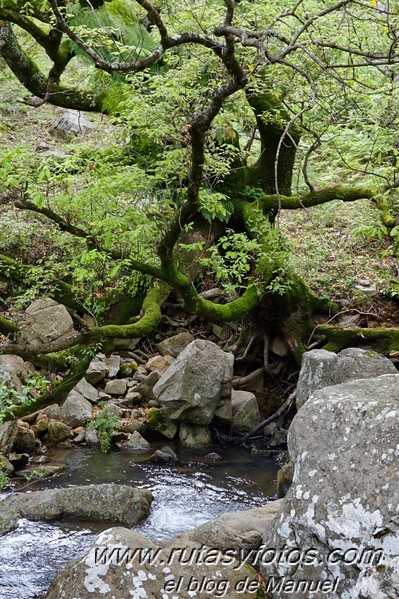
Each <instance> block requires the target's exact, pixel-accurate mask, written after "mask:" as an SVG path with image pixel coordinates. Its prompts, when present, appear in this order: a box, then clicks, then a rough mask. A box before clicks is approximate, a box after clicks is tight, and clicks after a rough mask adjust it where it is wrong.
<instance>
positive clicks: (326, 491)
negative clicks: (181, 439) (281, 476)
mask: <svg viewBox="0 0 399 599" xmlns="http://www.w3.org/2000/svg"><path fill="white" fill-rule="evenodd" d="M398 430H399V375H383V376H380V377H376V378H372V379H362V380H354V381H349V382H347V383H343V384H341V385H336V386H334V387H326V388H324V389H321V390H319V391H316V392H315V393H314V394H313V395H312V397H311V398H310V399H309V400H308V401H307V402H306V404H305V405H304V406H303V407H302V408H301V409H300V410H299V412H298V414H297V415H296V416H295V418H294V420H293V422H292V424H291V427H290V429H289V436H288V444H289V451H290V454H291V458H292V460H293V462H294V465H295V473H294V479H293V484H292V486H291V488H290V490H289V491H288V494H287V495H286V497H285V499H284V500H283V503H282V508H281V510H280V513H279V514H278V516H277V517H276V519H275V521H274V522H273V525H272V526H271V528H269V529H268V531H267V532H266V534H265V536H264V539H263V541H264V543H265V547H267V548H273V551H269V552H268V553H267V554H265V556H264V559H263V560H262V562H261V563H262V566H261V574H262V576H263V578H264V581H265V584H266V590H267V591H268V592H269V593H270V597H272V598H273V599H275V598H276V599H277V597H278V598H279V599H284V598H289V597H292V596H300V597H301V599H308V598H309V599H310V598H312V599H321V598H322V597H326V596H328V597H334V598H335V597H339V598H340V599H377V598H378V599H391V598H393V597H399V525H398V509H399V481H398V457H399V445H398ZM301 581H305V582H303V584H302V583H301ZM293 593H294V595H293ZM295 593H296V594H295ZM326 593H330V594H327V595H326Z"/></svg>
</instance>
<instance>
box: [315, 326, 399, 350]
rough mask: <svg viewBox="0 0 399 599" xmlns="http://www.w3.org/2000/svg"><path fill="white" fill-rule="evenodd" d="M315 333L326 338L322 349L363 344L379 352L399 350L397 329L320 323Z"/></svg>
mask: <svg viewBox="0 0 399 599" xmlns="http://www.w3.org/2000/svg"><path fill="white" fill-rule="evenodd" d="M315 334H316V335H318V336H319V335H320V336H322V337H324V338H325V339H327V343H326V344H325V345H324V346H323V349H327V350H328V351H334V352H337V351H340V350H341V349H343V348H345V347H352V346H359V345H360V346H363V347H367V348H369V349H371V350H374V351H377V352H379V353H387V352H390V351H398V350H399V329H393V328H392V329H391V328H383V327H377V328H373V329H363V328H360V327H357V328H353V329H344V328H340V327H334V326H329V325H320V326H318V327H317V329H316V330H315Z"/></svg>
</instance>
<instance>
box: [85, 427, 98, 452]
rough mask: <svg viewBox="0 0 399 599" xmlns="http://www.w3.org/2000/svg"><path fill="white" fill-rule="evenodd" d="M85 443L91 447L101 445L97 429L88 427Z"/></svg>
mask: <svg viewBox="0 0 399 599" xmlns="http://www.w3.org/2000/svg"><path fill="white" fill-rule="evenodd" d="M85 443H86V444H87V445H88V446H89V447H98V446H99V445H100V439H99V438H98V434H97V431H96V429H95V428H92V427H88V428H87V429H86V431H85Z"/></svg>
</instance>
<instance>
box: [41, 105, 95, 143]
mask: <svg viewBox="0 0 399 599" xmlns="http://www.w3.org/2000/svg"><path fill="white" fill-rule="evenodd" d="M95 129H96V126H95V125H94V123H93V122H92V121H91V120H90V119H89V118H88V117H87V116H85V115H84V114H83V113H82V112H80V110H66V111H65V112H63V113H62V115H61V116H60V117H59V118H58V119H57V120H56V121H55V122H54V123H53V124H52V125H51V127H50V129H49V132H50V133H51V135H54V136H55V137H60V138H62V139H68V138H71V137H75V136H77V135H82V136H86V135H89V134H90V133H92V132H93V131H94V130H95Z"/></svg>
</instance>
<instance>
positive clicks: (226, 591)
mask: <svg viewBox="0 0 399 599" xmlns="http://www.w3.org/2000/svg"><path fill="white" fill-rule="evenodd" d="M111 549H112V550H113V552H114V553H113V555H111V554H110V550H111ZM118 549H119V554H120V556H122V555H125V556H126V555H127V556H128V559H126V557H125V559H119V560H118V555H117V550H118ZM148 549H149V550H150V551H151V552H152V555H153V556H154V559H151V560H147V559H146V560H143V559H142V558H141V559H140V557H141V555H143V554H144V555H148ZM158 549H160V548H159V547H157V546H156V545H155V544H154V543H153V542H152V541H150V540H148V539H146V538H145V537H143V536H142V535H140V534H139V533H137V532H134V531H131V530H127V529H124V528H113V529H109V530H106V531H104V532H103V533H101V534H100V535H99V537H98V538H97V540H96V542H95V544H94V545H93V546H92V547H91V549H90V550H89V551H88V552H87V553H86V554H85V555H84V556H83V557H80V558H78V559H77V560H74V561H73V562H71V563H70V564H69V565H68V566H67V567H66V568H65V569H64V570H62V571H61V572H60V573H59V574H58V575H57V577H56V578H55V580H54V581H53V583H52V584H51V586H50V589H49V591H48V594H47V596H46V597H47V599H73V598H76V599H77V598H79V599H92V598H93V597H98V596H101V598H102V599H127V598H128V597H132V599H139V598H144V599H145V598H148V599H150V598H151V599H166V598H169V599H172V598H173V597H174V598H176V599H189V598H190V597H195V599H210V597H226V598H227V597H228V598H229V599H242V597H247V596H254V597H255V594H256V589H257V587H258V584H259V583H258V581H257V577H256V574H255V573H252V572H249V571H248V570H247V569H246V568H241V567H240V563H239V562H238V561H236V560H235V559H234V557H232V556H231V555H223V554H222V553H221V552H219V551H218V550H214V549H210V548H204V547H203V546H201V545H200V544H198V543H188V544H187V545H181V544H179V543H176V544H173V543H171V542H168V544H167V545H166V546H163V547H162V548H161V549H160V550H159V552H158ZM201 552H202V554H201ZM190 556H191V557H190ZM101 560H102V561H101ZM149 562H150V563H149ZM244 585H246V589H248V588H250V589H251V595H249V594H248V591H247V593H246V594H245V592H244ZM243 593H244V594H243Z"/></svg>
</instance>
